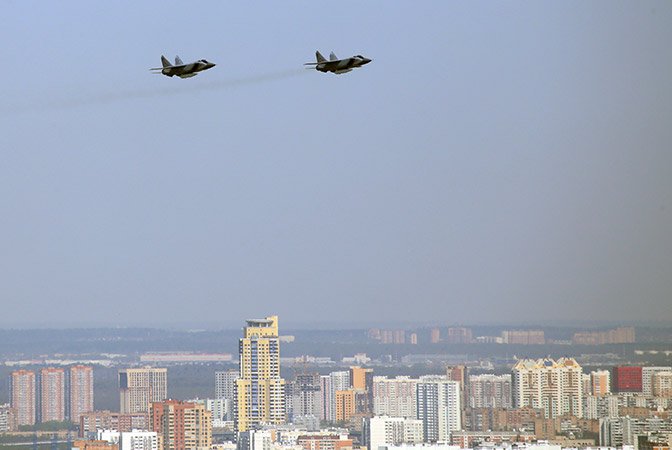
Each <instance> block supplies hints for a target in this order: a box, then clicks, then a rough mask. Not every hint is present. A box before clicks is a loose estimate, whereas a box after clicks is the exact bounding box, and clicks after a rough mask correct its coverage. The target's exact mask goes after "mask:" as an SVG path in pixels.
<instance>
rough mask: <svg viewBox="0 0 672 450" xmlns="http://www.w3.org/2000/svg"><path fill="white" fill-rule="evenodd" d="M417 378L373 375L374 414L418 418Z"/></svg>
mask: <svg viewBox="0 0 672 450" xmlns="http://www.w3.org/2000/svg"><path fill="white" fill-rule="evenodd" d="M417 383H418V380H417V379H413V378H410V377H406V376H398V377H396V378H387V377H381V376H375V377H373V414H374V415H376V416H390V417H406V418H413V419H414V418H416V417H417V411H416V406H417V405H416V403H417V400H416V385H417Z"/></svg>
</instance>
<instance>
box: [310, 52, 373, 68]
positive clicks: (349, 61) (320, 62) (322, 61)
mask: <svg viewBox="0 0 672 450" xmlns="http://www.w3.org/2000/svg"><path fill="white" fill-rule="evenodd" d="M315 57H316V58H317V62H309V63H305V64H304V65H305V66H315V69H316V70H319V71H320V72H325V73H326V72H332V73H346V72H350V71H351V70H352V69H356V68H357V67H361V66H363V65H364V64H368V63H370V62H371V60H370V59H369V58H365V57H363V56H362V55H356V56H353V57H351V58H345V59H338V57H337V56H336V55H335V54H334V52H331V54H330V55H329V61H327V60H326V58H325V57H324V56H322V54H321V53H320V52H319V51H317V52H315Z"/></svg>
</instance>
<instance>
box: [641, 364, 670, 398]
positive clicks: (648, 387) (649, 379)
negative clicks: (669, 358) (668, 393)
mask: <svg viewBox="0 0 672 450" xmlns="http://www.w3.org/2000/svg"><path fill="white" fill-rule="evenodd" d="M671 371H672V367H670V366H667V367H642V395H647V396H649V397H651V396H653V375H654V374H655V373H656V372H671Z"/></svg>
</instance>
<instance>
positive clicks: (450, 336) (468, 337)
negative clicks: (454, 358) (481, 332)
mask: <svg viewBox="0 0 672 450" xmlns="http://www.w3.org/2000/svg"><path fill="white" fill-rule="evenodd" d="M444 340H445V341H446V342H448V343H449V344H471V343H472V342H473V335H472V332H471V328H465V327H448V331H447V333H446V339H444Z"/></svg>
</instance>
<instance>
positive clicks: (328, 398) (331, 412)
mask: <svg viewBox="0 0 672 450" xmlns="http://www.w3.org/2000/svg"><path fill="white" fill-rule="evenodd" d="M347 389H350V372H349V371H347V370H339V371H336V372H331V373H330V374H329V375H325V376H323V377H321V378H320V395H321V397H322V409H323V414H324V417H321V418H322V419H323V420H327V421H329V422H333V421H335V420H336V391H345V390H347Z"/></svg>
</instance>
